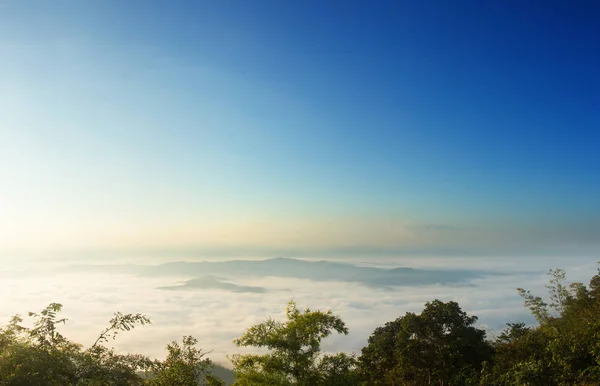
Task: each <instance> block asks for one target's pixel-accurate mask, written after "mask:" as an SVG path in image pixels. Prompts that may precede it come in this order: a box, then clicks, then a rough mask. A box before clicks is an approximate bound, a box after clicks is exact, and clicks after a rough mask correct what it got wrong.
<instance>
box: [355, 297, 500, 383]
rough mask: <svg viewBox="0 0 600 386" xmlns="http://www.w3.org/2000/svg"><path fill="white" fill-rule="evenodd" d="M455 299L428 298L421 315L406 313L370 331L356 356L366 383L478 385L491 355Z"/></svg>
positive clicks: (488, 347)
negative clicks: (429, 299) (445, 301)
mask: <svg viewBox="0 0 600 386" xmlns="http://www.w3.org/2000/svg"><path fill="white" fill-rule="evenodd" d="M476 321H477V317H476V316H469V315H467V314H466V313H465V312H464V311H462V310H461V309H460V307H459V305H458V303H456V302H447V303H444V302H442V301H439V300H434V301H433V302H428V303H426V304H425V309H424V310H423V312H422V313H421V314H414V313H407V314H406V315H405V316H403V317H400V318H398V319H396V320H395V321H393V322H390V323H387V324H386V325H385V326H384V327H380V328H378V329H376V330H375V332H374V333H373V334H372V335H371V337H370V338H369V341H368V345H367V347H365V348H363V350H362V355H361V356H360V358H359V363H360V373H361V378H362V380H363V381H364V383H365V384H368V385H469V384H477V383H478V377H479V373H480V371H481V369H482V367H483V362H484V361H486V360H489V359H491V356H492V353H493V351H492V347H491V345H490V344H489V343H488V342H487V341H486V340H485V337H486V333H485V331H483V330H481V329H477V328H475V327H474V326H473V324H474V323H475V322H476Z"/></svg>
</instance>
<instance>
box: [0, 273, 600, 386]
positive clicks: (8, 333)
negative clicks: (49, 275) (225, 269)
mask: <svg viewBox="0 0 600 386" xmlns="http://www.w3.org/2000/svg"><path fill="white" fill-rule="evenodd" d="M565 280H566V277H565V272H564V271H562V270H558V269H557V270H551V271H550V282H549V284H548V286H547V287H548V289H549V295H550V297H549V303H547V302H546V301H545V300H544V299H543V298H541V297H539V296H535V295H532V294H531V293H530V292H529V291H527V290H524V289H518V291H519V294H520V295H521V296H522V297H523V299H524V300H525V306H526V307H528V308H529V309H530V310H531V312H532V314H533V315H534V316H535V318H536V319H537V321H538V325H537V326H535V327H529V326H526V325H525V324H524V323H509V324H507V328H506V329H505V330H504V331H503V332H502V333H501V334H499V335H498V337H496V338H495V339H488V337H487V336H486V332H485V331H484V330H482V329H479V328H477V327H476V326H475V323H476V321H477V317H476V316H472V315H468V314H467V313H466V312H464V311H462V310H461V308H460V306H459V305H458V303H456V302H452V301H451V302H446V303H445V302H442V301H439V300H434V301H432V302H428V303H426V304H425V308H424V310H423V311H422V312H421V313H420V314H415V313H406V314H405V315H404V316H401V317H399V318H398V319H396V320H394V321H391V322H388V323H386V324H385V325H384V326H382V327H378V328H377V329H376V330H375V331H374V332H373V334H372V335H371V336H370V338H369V340H368V344H367V346H366V347H364V348H363V349H362V352H361V354H360V355H358V356H356V355H349V354H346V353H337V354H323V353H322V352H321V341H322V340H323V339H325V338H327V337H328V336H330V335H331V334H332V333H338V334H347V333H348V328H347V327H346V325H345V323H344V322H343V321H342V320H341V319H340V318H339V317H338V316H336V315H334V314H333V313H332V312H331V311H326V312H323V311H318V310H310V309H306V310H300V309H298V307H297V306H296V304H295V303H294V302H290V303H289V304H288V307H287V313H286V320H285V321H283V322H279V321H275V320H273V319H268V320H267V321H265V322H264V323H261V324H258V325H255V326H252V327H250V328H249V329H248V330H247V331H246V332H245V333H243V334H242V335H241V336H240V337H239V338H238V339H236V340H235V343H236V344H237V345H238V346H249V347H257V348H262V352H264V353H262V354H246V355H233V356H232V357H231V358H230V360H231V362H232V364H233V366H234V371H235V373H236V381H235V384H236V385H317V386H318V385H334V386H335V385H439V386H450V385H497V386H504V385H598V384H600V270H599V272H598V273H597V274H596V275H595V276H594V277H593V278H592V279H591V281H590V283H589V284H588V285H587V286H586V285H584V284H582V283H571V284H566V282H565ZM61 308H62V306H61V305H60V304H56V303H53V304H50V305H49V306H48V307H46V308H45V309H44V310H42V311H41V312H39V313H30V314H29V316H30V317H31V318H32V319H33V325H32V327H25V326H23V318H21V317H20V316H18V315H17V316H14V317H13V318H12V319H11V321H10V322H9V323H8V324H7V325H6V326H4V327H3V328H1V329H0V385H24V386H25V385H27V386H29V385H40V386H41V385H89V386H92V385H171V386H176V385H182V386H187V385H223V384H225V382H224V381H222V380H220V379H218V378H217V377H216V376H215V375H213V369H214V365H213V363H212V362H211V361H210V360H209V359H208V358H206V353H205V352H203V351H202V350H200V349H198V348H197V347H196V346H197V341H196V339H194V338H193V337H191V336H185V337H183V339H182V341H181V342H172V343H171V344H169V345H167V357H166V359H165V360H163V361H159V360H151V359H149V358H147V357H145V356H142V355H137V354H127V355H122V354H118V353H116V352H115V351H114V349H111V348H108V347H107V346H106V344H107V343H108V342H109V341H110V340H111V339H114V338H115V337H116V335H117V334H119V333H120V332H123V331H128V330H131V329H132V328H135V327H136V326H138V325H144V324H148V323H150V320H148V318H147V317H146V316H144V315H141V314H121V313H116V314H115V316H114V317H113V319H111V320H110V322H109V324H108V326H107V328H106V329H105V330H104V331H102V332H101V333H100V334H99V336H98V338H97V339H96V341H95V343H94V344H93V345H92V346H91V347H89V348H85V349H84V348H83V347H82V346H81V345H80V344H77V343H74V342H72V341H70V340H68V339H67V338H65V337H64V336H62V335H61V334H60V333H59V332H58V328H57V327H58V326H59V325H60V324H61V323H64V322H65V319H63V318H59V317H58V316H57V315H58V313H59V312H60V311H61Z"/></svg>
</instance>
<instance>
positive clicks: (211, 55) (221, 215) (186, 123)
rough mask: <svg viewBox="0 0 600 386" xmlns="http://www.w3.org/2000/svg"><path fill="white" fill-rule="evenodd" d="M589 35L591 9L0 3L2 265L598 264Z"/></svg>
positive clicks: (594, 23) (599, 219)
mask: <svg viewBox="0 0 600 386" xmlns="http://www.w3.org/2000/svg"><path fill="white" fill-rule="evenodd" d="M596 36H600V5H598V3H597V2H594V1H579V2H564V1H546V2H539V1H505V2H491V1H490V2H486V1H456V2H449V1H430V2H421V1H404V2H403V1H394V2H383V1H381V2H375V3H374V2H364V1H350V2H341V1H319V2H311V1H262V0H261V1H253V2H249V1H207V2H202V1H189V2H183V1H172V2H166V1H127V2H122V1H108V0H106V1H53V2H48V1H27V2H25V1H15V0H7V1H3V2H2V3H0V58H1V60H0V178H1V181H2V182H1V183H0V210H1V211H2V213H1V215H0V230H1V231H2V232H0V233H1V234H2V235H3V236H1V237H0V249H1V248H2V247H4V248H5V249H13V248H30V247H32V246H35V247H36V248H42V249H44V248H58V249H60V248H66V249H69V248H100V247H103V248H148V249H152V248H198V249H199V250H202V249H203V248H204V249H205V250H216V249H232V250H256V251H260V253H265V254H267V253H270V252H269V251H280V250H289V251H291V252H292V253H295V252H297V253H300V252H303V251H313V252H314V253H325V251H332V250H341V251H352V250H357V251H362V252H361V253H369V252H368V251H388V252H391V253H396V252H398V253H400V252H402V251H404V252H405V253H427V251H431V253H434V254H450V253H462V252H465V253H467V252H469V253H480V254H486V253H511V254H514V253H538V254H539V253H541V254H544V253H575V252H577V253H584V252H581V251H586V252H585V253H588V251H598V249H599V245H598V244H599V242H598V239H599V237H598V234H600V216H599V215H600V204H599V203H598V197H600V155H599V151H598V148H599V146H600V131H599V128H600V75H599V72H598V70H597V69H598V68H600V46H599V45H598V42H597V39H595V37H596ZM407 251H408V252H407ZM273 253H274V252H273Z"/></svg>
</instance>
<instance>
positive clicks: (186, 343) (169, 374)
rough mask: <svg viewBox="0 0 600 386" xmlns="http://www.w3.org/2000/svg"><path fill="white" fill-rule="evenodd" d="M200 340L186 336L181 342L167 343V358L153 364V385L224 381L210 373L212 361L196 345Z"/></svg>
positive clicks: (186, 385) (184, 385)
mask: <svg viewBox="0 0 600 386" xmlns="http://www.w3.org/2000/svg"><path fill="white" fill-rule="evenodd" d="M197 343H198V341H197V340H196V338H194V337H192V336H184V337H183V340H182V342H181V344H179V343H178V342H175V341H173V342H171V343H170V344H169V345H167V351H168V354H167V358H166V359H165V360H164V361H163V362H160V361H156V362H155V363H154V364H153V378H152V382H151V384H152V385H156V386H195V385H210V386H218V385H224V383H223V382H222V381H221V380H219V379H218V378H217V377H215V376H213V375H212V374H210V371H209V370H210V368H211V367H212V362H211V360H210V359H208V358H205V356H206V353H205V352H203V351H202V350H200V349H198V348H197V347H196V344H197Z"/></svg>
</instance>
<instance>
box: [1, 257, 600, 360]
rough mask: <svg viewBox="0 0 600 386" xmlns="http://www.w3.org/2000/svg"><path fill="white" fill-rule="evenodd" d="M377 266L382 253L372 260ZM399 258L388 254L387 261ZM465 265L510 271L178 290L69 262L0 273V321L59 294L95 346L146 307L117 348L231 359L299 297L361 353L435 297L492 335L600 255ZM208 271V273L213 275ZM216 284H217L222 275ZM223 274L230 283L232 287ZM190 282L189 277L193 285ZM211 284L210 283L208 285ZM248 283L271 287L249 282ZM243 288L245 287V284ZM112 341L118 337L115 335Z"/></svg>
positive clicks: (270, 281)
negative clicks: (193, 351)
mask: <svg viewBox="0 0 600 386" xmlns="http://www.w3.org/2000/svg"><path fill="white" fill-rule="evenodd" d="M452 262H453V260H451V259H450V260H444V259H440V260H427V259H414V260H410V261H409V260H404V261H400V260H399V259H396V260H395V263H396V266H397V265H399V264H402V265H409V264H410V265H412V266H413V267H415V268H417V267H422V268H435V269H441V268H443V267H444V266H452V265H453V263H452ZM370 263H371V264H373V265H377V262H376V261H370ZM389 263H390V262H385V261H382V262H381V264H382V265H384V264H385V265H387V264H389ZM454 265H455V266H456V267H459V266H463V267H465V268H467V267H468V268H469V269H471V270H478V271H485V270H487V269H492V270H493V271H496V272H503V273H505V274H501V275H499V274H489V275H477V276H475V277H468V278H466V279H465V281H464V283H463V285H456V283H455V284H454V285H445V284H434V283H433V284H432V283H429V284H425V285H419V286H412V285H406V286H394V287H392V288H391V290H390V288H387V287H377V286H370V285H367V284H365V283H360V282H352V281H339V280H338V281H334V280H327V281H315V280H310V279H307V278H294V277H276V276H268V277H266V276H265V277H250V276H237V277H233V276H231V277H229V276H228V277H226V279H227V280H225V278H224V277H221V276H219V277H218V278H217V279H211V280H213V282H212V283H213V284H210V283H211V282H210V280H208V283H209V284H210V285H209V284H206V283H207V281H204V282H203V284H201V285H200V287H201V288H197V287H196V288H190V289H189V290H169V291H166V290H164V289H160V288H164V287H173V286H174V285H176V284H177V283H187V282H186V281H187V280H190V276H189V275H179V276H178V275H167V276H146V275H139V274H135V273H133V272H127V273H122V274H117V273H112V272H111V273H106V272H102V271H100V270H97V269H95V268H94V267H89V269H88V270H87V271H78V272H69V271H67V270H64V269H63V270H55V271H53V272H51V271H38V272H35V273H28V272H24V273H22V274H21V275H14V274H4V275H2V274H0V279H1V280H2V284H3V285H2V286H1V287H0V299H2V307H1V308H0V321H2V322H4V323H6V322H8V319H9V317H10V315H12V314H14V313H19V314H22V315H26V313H27V312H28V311H36V310H39V309H41V308H43V307H44V306H46V305H47V304H48V303H50V302H60V303H62V304H64V311H63V314H64V316H65V317H67V318H69V320H68V321H67V324H66V325H65V326H61V327H60V329H61V331H62V332H63V333H64V334H65V335H67V336H68V337H70V338H72V339H74V340H76V341H78V342H81V343H82V344H84V345H91V344H92V343H93V341H94V340H95V338H96V336H97V334H98V333H99V332H100V331H101V330H102V329H103V328H104V327H105V326H106V324H107V322H108V320H109V319H110V318H111V317H112V315H113V313H114V312H115V311H121V312H142V313H145V314H147V315H148V317H149V318H150V319H151V320H152V322H153V324H151V325H149V326H145V327H140V328H138V329H135V330H133V331H131V332H128V333H126V334H122V335H120V336H119V337H118V339H117V340H116V341H114V346H115V348H116V349H117V350H121V351H124V352H140V353H143V354H146V355H150V356H153V357H159V358H160V357H164V355H165V350H164V347H165V345H166V344H167V343H169V342H170V341H172V340H176V339H181V337H182V336H183V335H190V334H191V335H194V336H196V337H197V338H198V339H199V342H200V346H201V347H203V348H204V349H205V350H212V352H211V354H210V357H211V358H212V359H214V360H216V361H218V362H221V363H225V364H227V359H226V354H232V353H237V352H246V351H249V350H251V349H239V348H236V347H235V346H234V344H233V343H232V340H233V339H234V338H236V337H237V336H239V335H240V334H241V333H242V332H243V331H244V330H245V329H246V328H248V327H249V326H251V325H253V324H256V323H260V322H262V321H264V320H265V319H267V318H268V317H273V318H275V319H283V318H284V308H285V304H286V303H287V302H288V301H289V300H290V299H294V300H295V301H296V302H297V303H298V305H299V306H300V307H302V308H304V307H310V308H312V309H333V311H334V312H335V313H337V314H339V315H340V316H341V317H342V319H343V320H344V321H345V322H346V323H347V325H348V327H349V329H350V335H349V336H333V337H331V338H330V339H328V340H326V341H325V343H324V349H325V350H327V351H338V350H343V351H348V352H356V353H359V352H360V349H361V348H362V347H363V346H364V345H365V344H366V341H367V338H368V337H369V335H370V334H371V333H372V332H373V330H374V329H375V328H376V327H378V326H381V325H383V324H385V323H386V322H388V321H391V320H394V319H395V318H397V317H399V316H401V315H404V314H405V313H406V312H409V311H411V312H419V311H420V310H421V309H422V308H423V305H424V303H425V302H427V301H430V300H433V299H436V298H437V299H441V300H444V301H448V300H455V301H458V302H459V303H460V305H461V306H462V308H463V309H464V310H466V311H467V312H469V313H472V314H475V315H477V316H479V321H478V323H479V324H480V326H483V327H486V328H488V329H489V331H490V333H491V334H494V333H496V332H497V331H499V330H500V329H502V327H503V325H504V323H506V322H515V321H525V322H527V323H531V322H533V320H532V318H531V316H530V315H529V313H528V311H527V310H526V309H525V308H523V305H522V300H521V299H520V298H519V296H518V295H517V293H516V291H515V288H517V287H527V288H529V289H531V290H532V291H533V292H534V293H536V294H545V293H546V290H545V288H544V285H545V284H546V283H547V279H548V278H547V276H546V271H547V269H548V268H553V267H564V268H568V278H569V279H570V280H578V281H583V282H586V281H587V280H589V278H590V277H591V276H592V275H593V274H594V272H595V259H569V260H568V261H567V260H556V259H555V260H552V259H539V260H537V261H533V260H531V259H529V260H520V259H512V260H511V259H502V260H500V259H498V260H495V261H487V262H486V261H484V260H482V259H468V258H465V259H462V260H456V261H454ZM205 280H206V279H205ZM214 283H217V284H214ZM224 283H228V284H230V285H231V286H234V287H231V286H225V287H223V284H224ZM184 285H185V284H184ZM202 286H204V287H202ZM244 288H246V289H248V288H251V289H252V288H254V289H258V288H261V289H264V291H258V290H256V291H252V290H250V291H245V290H243V289H244ZM240 289H242V290H240ZM110 343H111V344H112V343H113V342H110Z"/></svg>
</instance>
